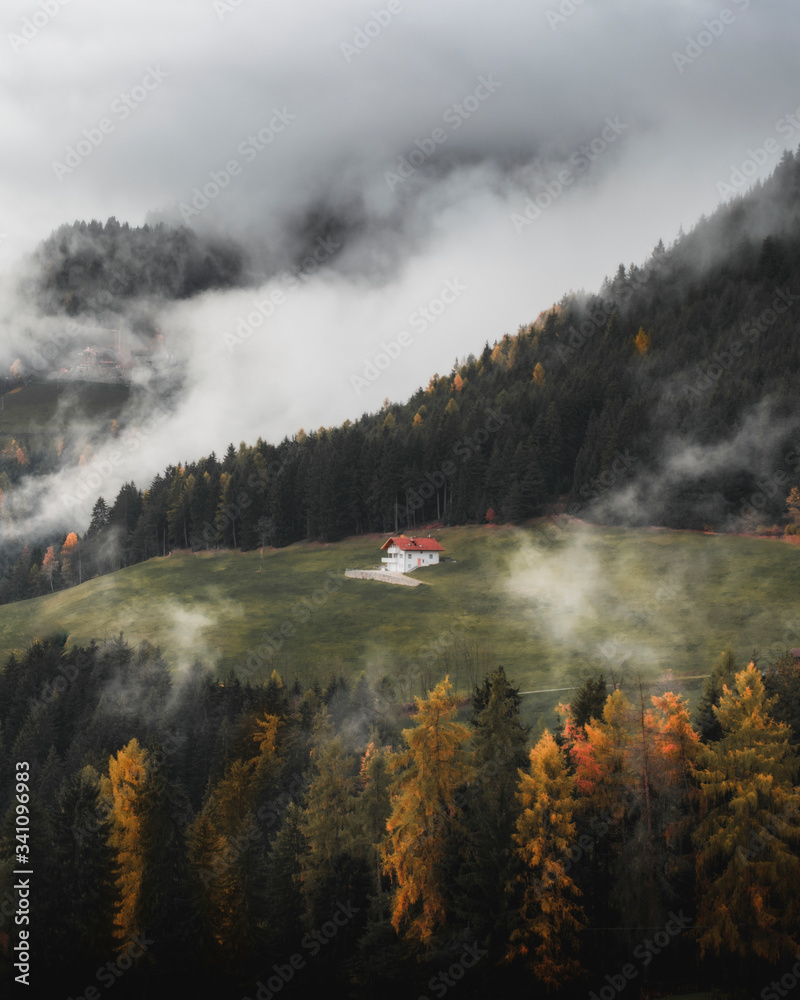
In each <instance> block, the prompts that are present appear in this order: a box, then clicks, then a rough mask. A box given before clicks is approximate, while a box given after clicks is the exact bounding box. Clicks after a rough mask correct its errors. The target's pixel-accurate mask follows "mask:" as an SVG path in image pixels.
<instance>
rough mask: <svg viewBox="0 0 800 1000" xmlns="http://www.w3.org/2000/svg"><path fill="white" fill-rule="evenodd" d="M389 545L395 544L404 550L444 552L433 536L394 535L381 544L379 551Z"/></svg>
mask: <svg viewBox="0 0 800 1000" xmlns="http://www.w3.org/2000/svg"><path fill="white" fill-rule="evenodd" d="M390 545H396V546H397V547H398V549H402V550H403V551H404V552H444V549H443V548H442V546H441V545H440V544H439V543H438V542H437V541H436V539H435V538H408V537H406V535H395V536H394V537H393V538H390V539H389V540H388V541H387V542H385V543H384V544H383V545H381V552H383V550H384V549H388V548H389V546H390Z"/></svg>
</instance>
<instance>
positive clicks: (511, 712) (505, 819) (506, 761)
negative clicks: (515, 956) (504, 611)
mask: <svg viewBox="0 0 800 1000" xmlns="http://www.w3.org/2000/svg"><path fill="white" fill-rule="evenodd" d="M520 701H521V698H520V695H519V689H518V688H515V687H513V686H512V685H511V684H510V683H509V681H508V679H507V677H506V674H505V670H504V669H503V668H502V667H498V669H497V670H496V671H494V673H493V674H491V675H490V676H488V677H486V678H485V679H484V681H483V684H482V685H481V686H480V687H476V689H475V691H474V693H473V696H472V706H473V712H474V715H473V719H472V725H473V735H472V748H473V759H472V763H473V767H474V776H473V780H472V782H471V783H470V784H469V785H468V787H467V788H466V789H465V797H464V802H465V818H464V843H465V850H464V853H465V857H464V859H463V861H461V863H460V865H459V870H458V872H457V873H455V875H454V879H455V880H457V883H458V887H459V900H458V903H459V910H460V914H459V916H460V917H461V919H463V920H464V921H465V922H468V923H469V926H470V927H471V928H474V931H475V933H476V934H477V935H478V938H479V940H481V941H482V942H485V943H486V945H487V947H488V949H489V955H490V960H497V959H499V958H500V957H501V953H502V950H503V949H504V948H505V946H506V943H507V941H508V935H509V933H510V930H511V928H510V925H509V919H510V914H509V912H508V905H507V899H506V886H507V884H508V882H509V881H510V880H511V878H512V875H513V872H514V871H515V870H516V868H517V862H516V859H515V857H514V853H513V851H512V844H511V835H512V833H513V831H514V829H515V825H516V822H517V817H518V816H519V813H520V806H519V801H518V797H517V789H518V783H519V773H520V770H523V771H525V770H527V768H528V766H529V758H528V750H527V746H528V732H529V729H528V727H527V726H524V725H522V723H521V722H520V718H519V706H520ZM459 860H460V859H459Z"/></svg>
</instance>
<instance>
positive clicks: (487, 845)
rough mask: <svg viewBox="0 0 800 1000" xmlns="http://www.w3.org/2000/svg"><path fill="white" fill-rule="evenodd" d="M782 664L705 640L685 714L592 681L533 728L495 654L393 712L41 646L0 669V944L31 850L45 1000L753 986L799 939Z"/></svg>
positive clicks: (346, 691)
mask: <svg viewBox="0 0 800 1000" xmlns="http://www.w3.org/2000/svg"><path fill="white" fill-rule="evenodd" d="M797 677H798V674H797V668H796V665H795V663H794V661H793V660H792V659H791V658H790V657H789V658H786V659H783V660H779V661H778V662H776V663H774V664H768V665H765V666H764V667H763V668H757V667H756V666H755V665H754V664H752V663H750V664H749V665H748V664H746V663H739V662H737V658H736V656H735V654H734V653H733V652H731V651H730V650H728V651H726V652H725V653H724V654H723V655H722V656H721V657H720V659H719V660H718V662H717V663H716V664H715V665H714V667H713V671H712V674H711V676H710V678H709V680H708V682H707V683H706V688H705V692H704V696H703V699H702V701H701V704H700V707H699V710H698V712H697V713H696V717H694V718H692V717H691V716H690V714H689V712H688V709H687V706H686V703H685V702H684V700H683V699H682V698H681V697H679V696H676V695H674V694H672V693H670V692H664V693H663V694H661V695H658V696H648V695H646V694H645V693H644V692H643V691H642V689H640V688H639V687H638V686H637V685H636V684H635V682H630V683H627V682H626V684H625V685H624V687H623V688H622V689H616V690H611V689H610V688H609V687H607V685H606V682H605V681H604V679H603V677H602V675H600V676H597V677H593V678H590V679H589V680H587V681H586V683H585V684H584V685H583V687H582V688H581V689H580V690H578V691H576V692H575V693H574V696H573V697H572V699H571V706H569V707H567V708H565V711H564V714H563V715H562V716H561V717H560V720H559V721H558V723H557V724H556V725H555V726H554V729H553V732H552V733H551V732H548V731H544V732H542V733H540V734H538V735H535V736H534V735H533V734H531V733H530V732H529V730H528V729H527V728H526V727H525V726H523V725H522V723H521V722H520V716H519V705H520V695H519V692H518V689H517V688H516V687H515V686H514V683H513V679H510V678H508V677H507V676H506V674H505V672H504V671H503V669H502V667H498V668H496V669H494V670H493V671H492V672H491V673H490V674H489V675H488V676H486V677H485V678H484V679H483V681H482V682H481V683H480V684H478V685H477V686H476V687H475V688H474V689H473V692H472V696H471V698H470V699H468V700H462V701H460V702H459V701H457V700H456V698H455V697H454V695H453V692H452V689H451V687H450V684H449V681H448V680H447V679H446V678H443V679H442V680H441V681H440V682H439V683H438V684H437V685H436V686H435V687H434V688H433V689H432V690H431V691H429V692H428V694H427V696H426V697H424V698H417V700H416V704H415V706H414V707H413V709H411V710H409V708H408V707H406V708H401V707H400V706H399V705H398V704H396V703H395V702H394V701H393V700H392V699H389V698H387V697H386V693H385V691H382V690H375V689H373V688H372V687H371V686H370V685H369V683H367V681H366V680H364V679H363V678H362V679H360V680H357V681H355V682H353V681H349V680H347V679H345V678H343V677H341V676H337V675H335V674H331V675H330V677H329V679H328V681H327V682H326V683H324V684H314V685H313V686H311V687H310V688H306V687H304V685H301V684H300V683H299V682H297V681H293V680H291V679H287V680H286V681H284V680H282V679H281V678H280V677H279V676H278V674H277V673H273V675H272V677H271V678H270V680H269V681H268V682H267V683H264V684H255V685H254V684H250V683H242V682H241V681H240V680H239V679H238V678H237V677H236V676H235V675H233V674H232V675H230V676H229V677H227V678H226V679H225V680H224V681H220V680H218V679H216V678H214V677H213V676H212V674H211V673H210V671H208V670H206V669H205V668H204V667H203V665H202V664H201V663H199V662H196V663H195V664H194V666H192V667H191V668H189V669H187V670H186V671H185V672H183V673H180V674H178V675H172V676H171V675H170V672H169V670H168V669H167V667H166V665H165V663H164V660H163V659H162V656H161V652H160V650H159V649H157V648H154V647H152V646H150V645H148V644H146V643H144V644H142V645H141V646H140V647H139V648H131V647H129V646H128V644H127V643H126V642H125V641H124V639H123V638H122V636H120V637H118V638H117V639H115V640H110V641H106V642H103V643H100V644H96V643H92V644H90V645H89V646H88V647H86V648H72V649H68V650H67V649H65V648H64V637H63V636H62V637H58V636H54V637H52V638H50V639H47V640H43V641H39V642H36V643H34V644H32V645H31V646H29V647H28V648H27V649H26V650H25V651H24V652H22V653H20V654H18V655H13V656H11V657H9V659H8V660H7V662H6V663H5V664H4V666H3V669H2V671H1V672H0V705H1V706H2V729H1V730H0V732H1V733H2V739H1V740H0V761H2V769H3V771H4V773H7V774H10V773H12V772H13V771H14V768H15V767H16V769H17V772H18V774H17V781H18V782H21V783H24V784H25V785H27V786H28V787H29V789H30V798H29V800H27V801H26V808H25V809H24V810H22V811H20V809H19V807H18V806H15V802H18V800H17V799H16V798H15V794H14V793H15V787H14V786H13V785H11V784H10V783H8V782H6V783H4V784H3V786H2V789H0V796H2V799H0V810H1V811H2V812H1V814H2V828H1V829H0V946H2V949H3V951H4V953H5V954H6V955H8V954H11V953H13V945H14V944H15V943H16V942H17V940H18V932H19V931H20V929H24V927H25V925H24V922H23V923H22V924H20V923H17V922H16V916H15V915H16V913H17V910H15V906H16V904H14V903H13V901H14V900H15V899H16V898H17V897H16V894H15V891H14V889H13V886H14V884H15V881H17V882H18V881H19V879H20V877H21V876H19V875H15V874H12V873H13V872H14V871H19V870H20V869H25V864H26V861H21V860H20V859H22V858H25V859H27V863H29V864H30V870H31V875H30V879H31V883H30V884H31V887H32V888H31V896H30V911H29V912H30V914H31V928H32V930H31V938H32V942H33V943H32V945H31V948H32V954H33V956H34V958H35V963H36V968H37V982H38V983H39V984H40V989H42V988H44V987H43V986H42V984H43V982H44V980H45V979H46V978H47V976H48V975H49V976H51V977H52V982H53V989H55V988H56V987H57V993H47V994H44V993H41V994H40V995H54V996H55V995H58V996H71V997H73V998H76V997H78V996H87V997H88V996H93V995H95V994H93V993H92V992H90V991H91V989H92V988H93V989H95V990H99V993H98V994H97V995H104V990H105V989H106V988H111V986H112V985H113V986H114V988H115V994H114V995H115V996H130V997H145V996H146V997H162V996H164V997H166V996H175V995H182V996H191V995H204V996H213V997H215V998H219V1000H224V998H227V997H230V998H236V1000H239V998H242V997H251V998H253V997H259V998H260V1000H264V998H268V997H272V996H277V995H282V994H283V992H284V991H285V992H286V993H287V994H288V993H289V992H290V989H294V990H299V991H300V994H298V995H304V996H307V995H312V994H314V995H315V994H316V993H317V992H318V991H320V990H323V989H325V990H328V991H330V990H331V989H333V990H334V991H335V993H336V995H338V996H352V997H373V996H386V997H403V996H437V997H439V996H444V995H445V993H446V992H448V991H449V990H450V989H453V990H455V989H456V988H457V989H458V991H459V995H461V996H482V995H485V994H486V992H487V991H489V992H490V993H491V995H503V996H506V995H507V996H520V997H522V996H531V995H534V996H540V995H541V996H543V995H545V994H548V995H554V996H575V997H578V996H581V997H586V996H587V995H589V996H592V995H599V996H600V997H605V996H607V995H608V989H609V988H611V987H613V988H614V989H615V991H620V992H621V989H622V986H621V985H620V984H622V985H627V984H628V983H631V984H632V985H631V995H639V993H638V992H634V991H638V990H640V989H642V990H644V991H645V993H643V994H642V995H656V992H655V991H657V990H661V991H667V990H674V989H677V988H689V987H693V988H695V989H697V988H700V987H703V988H707V987H709V986H710V985H711V984H715V985H717V986H719V987H720V988H722V989H724V990H726V991H728V990H733V989H734V988H740V989H741V988H743V989H744V990H745V993H746V995H748V996H754V995H757V994H758V993H759V991H760V990H761V988H762V987H767V986H768V984H769V983H770V980H771V979H775V978H776V977H777V978H778V979H779V978H780V976H781V974H784V973H785V972H786V971H787V970H788V969H790V968H791V966H792V964H793V962H794V961H795V956H796V953H797V950H798V947H799V946H800V941H798V937H797V930H798V926H800V914H799V913H798V905H800V904H798V898H800V897H799V896H798V890H800V854H798V846H799V845H800V795H799V794H798V792H797V787H796V785H795V784H794V782H795V781H796V780H797V769H798V757H797V746H798V744H799V743H800V717H798V714H797V705H798V698H800V689H799V688H798V680H797ZM776 696H778V698H777V699H776ZM17 762H19V763H17ZM22 762H27V765H28V766H27V767H23V766H22ZM15 810H16V811H15ZM19 815H22V816H23V817H26V818H27V822H25V823H24V829H23V822H22V820H19V819H18V818H17V817H18V816H19ZM18 833H22V834H23V835H22V836H21V837H20V836H17V834H18ZM8 971H9V965H8V964H6V965H5V968H4V969H3V973H4V974H6V973H7V972H8ZM620 977H622V978H620ZM604 990H605V992H603V991H604ZM648 990H649V991H651V992H650V993H649V994H648V993H647V992H646V991H648ZM762 995H763V994H762Z"/></svg>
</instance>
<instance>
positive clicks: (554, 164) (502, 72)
mask: <svg viewBox="0 0 800 1000" xmlns="http://www.w3.org/2000/svg"><path fill="white" fill-rule="evenodd" d="M719 14H720V11H719V9H718V6H717V5H713V4H711V3H691V4H685V3H684V4H676V5H663V4H657V3H654V2H645V3H641V2H636V3H635V2H633V0H628V2H621V0H619V2H610V3H604V4H603V5H602V6H601V5H597V4H594V5H593V4H590V3H569V2H564V3H561V4H558V5H552V6H550V7H548V6H547V5H546V4H539V3H534V4H529V3H526V4H522V3H519V2H516V0H500V2H498V3H495V4H492V5H491V7H487V6H486V5H483V4H468V5H464V4H463V3H461V4H455V3H453V2H452V0H445V2H442V3H437V4H436V5H435V6H428V7H425V6H423V5H418V4H413V3H401V2H399V0H393V3H392V5H391V7H390V6H388V5H384V4H381V3H378V4H373V5H369V4H362V3H355V2H349V0H348V2H339V3H337V4H336V5H329V4H328V5H325V4H323V3H321V2H312V3H307V4H303V5H301V6H297V5H293V6H290V5H288V4H280V5H277V7H276V5H269V6H267V5H265V4H263V3H259V2H258V0H239V2H238V3H235V2H225V0H217V2H211V0H209V2H207V3H192V4H190V3H188V2H186V0H167V2H160V3H159V4H155V3H152V2H150V0H145V2H137V3H135V4H134V3H133V2H127V0H123V2H120V3H117V4H114V5H113V8H109V5H107V4H106V5H101V4H100V3H99V0H86V2H83V3H80V4H78V3H74V2H70V0H64V2H61V0H42V2H41V3H36V4H34V3H24V4H18V5H14V9H13V10H11V9H9V10H6V11H5V12H4V27H5V31H4V35H5V45H6V50H7V51H6V56H7V58H6V59H4V60H3V61H2V66H1V67H0V79H2V82H3V87H2V92H1V96H0V109H1V110H2V113H3V116H4V120H5V121H6V122H7V135H8V136H9V137H10V141H8V142H7V143H5V144H4V145H3V148H2V150H0V168H1V169H0V195H2V204H3V215H2V217H0V233H2V238H0V269H2V272H3V278H2V281H1V282H0V332H1V337H0V365H2V366H3V367H6V366H8V365H10V364H12V363H13V362H14V360H16V358H18V357H20V355H21V354H22V353H23V352H24V351H26V350H30V346H31V344H38V343H47V342H48V339H49V338H50V339H52V337H53V336H58V335H59V334H60V331H62V330H63V328H64V323H61V322H60V321H59V320H57V319H55V320H54V319H53V318H52V317H51V318H44V317H40V316H38V315H36V312H35V309H34V307H33V305H32V303H31V302H30V301H29V299H28V298H27V297H26V296H25V294H24V292H20V276H21V275H25V274H28V273H29V272H30V268H31V266H32V265H31V263H30V261H29V258H28V257H27V255H28V254H30V253H31V252H32V251H33V250H35V247H36V246H37V244H38V243H39V242H40V241H41V240H42V239H44V238H45V237H47V236H48V235H49V233H50V232H51V231H52V230H53V229H55V228H56V227H57V226H59V225H60V224H62V223H69V222H72V221H73V220H74V219H85V220H87V221H89V220H90V219H92V218H96V219H98V220H100V221H105V220H106V219H107V218H108V217H109V216H115V217H116V218H117V219H119V220H120V221H127V222H129V223H130V224H131V225H141V224H143V223H145V222H151V223H152V222H157V221H159V220H164V221H169V222H174V223H186V224H187V225H190V226H192V227H194V228H196V229H197V230H198V231H199V232H203V233H215V234H223V235H225V236H227V237H232V238H235V239H236V240H238V241H239V242H241V244H242V245H243V246H244V247H245V248H246V252H247V260H248V268H249V272H250V274H251V275H252V277H253V284H252V286H251V287H249V288H247V289H244V290H243V289H238V290H235V291H226V292H218V293H205V294H203V295H201V296H199V297H197V298H195V299H192V300H189V301H184V302H180V303H173V304H167V305H164V304H162V303H145V304H143V305H142V304H139V305H138V306H137V307H134V308H140V309H141V308H147V309H149V310H151V311H153V312H154V313H155V319H156V321H157V323H158V326H159V328H160V329H161V330H162V331H163V334H164V340H165V345H166V349H167V351H168V352H169V353H170V354H171V355H172V356H173V357H175V358H176V359H178V360H179V363H180V371H181V375H182V386H183V387H182V391H181V394H180V395H179V396H175V397H173V398H171V399H170V401H169V403H168V404H167V403H166V402H165V401H164V400H163V399H162V400H155V399H153V400H150V401H148V402H146V403H145V405H144V408H143V410H141V411H140V412H135V413H133V414H131V415H130V419H129V424H130V426H131V427H133V428H136V427H139V428H141V427H142V426H146V427H148V428H149V430H148V431H147V433H140V434H139V442H140V443H139V444H138V445H137V446H136V448H133V447H132V446H131V447H130V448H127V449H126V448H123V449H122V453H123V457H122V458H121V459H119V460H118V461H114V462H112V461H111V459H110V456H111V454H112V451H113V452H114V453H115V454H116V452H117V451H119V448H118V447H117V443H115V442H112V441H110V442H109V443H108V445H107V448H106V450H105V451H104V449H103V448H100V449H96V451H95V457H94V460H93V461H94V463H95V465H94V466H92V468H90V469H86V468H84V469H82V470H74V472H72V473H67V472H64V473H61V474H60V475H59V476H58V477H54V478H53V479H52V480H51V481H49V482H41V481H40V482H38V483H37V484H36V487H35V492H36V496H35V497H33V496H31V497H30V500H31V503H32V504H33V508H32V518H33V521H32V522H31V523H32V524H34V523H35V524H37V525H38V524H44V523H45V522H47V521H48V520H52V518H53V517H55V516H56V514H57V513H59V514H63V510H64V503H63V495H64V492H65V490H70V489H72V487H73V486H74V480H75V478H76V476H78V473H79V472H80V474H81V475H88V474H90V473H91V471H92V469H94V468H96V469H97V470H102V469H107V468H108V467H109V464H110V467H111V471H110V472H108V473H107V474H103V476H102V489H101V490H94V491H93V493H92V495H91V497H87V498H86V499H85V500H81V501H80V505H79V506H77V507H73V508H71V510H70V517H71V518H72V521H73V522H74V525H75V527H77V528H78V529H80V528H81V527H85V525H86V523H87V519H88V512H89V510H90V508H91V502H92V501H93V499H94V497H95V496H96V495H97V493H98V492H103V493H104V494H105V495H112V496H113V494H114V493H115V492H116V490H117V489H118V488H119V485H120V484H121V483H122V482H125V481H126V480H128V479H135V481H136V482H137V484H138V485H139V486H140V487H141V486H145V485H146V484H147V483H148V482H149V480H150V479H151V478H152V476H153V475H154V474H155V473H156V472H158V471H159V470H160V469H163V468H164V467H165V466H166V465H167V464H168V463H172V462H175V461H178V460H179V459H180V458H195V457H198V456H199V455H201V454H207V453H209V452H210V451H211V450H212V449H214V450H216V451H217V453H219V452H221V451H224V449H225V447H226V446H227V444H228V443H229V442H231V441H232V442H234V443H236V444H238V442H239V441H241V440H246V441H248V442H253V441H255V439H256V438H257V437H259V436H261V437H263V438H265V439H267V440H271V441H278V440H280V439H281V438H282V437H283V436H285V435H292V434H294V433H296V431H297V430H298V429H299V428H300V427H301V426H303V427H304V428H306V429H309V428H315V427H317V426H320V425H323V426H329V425H333V424H337V423H339V422H341V421H342V420H344V419H348V418H350V419H354V418H355V417H357V416H358V415H360V414H361V413H362V412H364V411H373V410H375V409H378V408H380V406H381V404H382V402H383V400H384V399H385V398H389V399H391V400H401V399H404V398H405V397H407V396H408V395H409V394H410V393H411V392H413V391H414V390H415V389H416V388H417V387H418V386H419V385H425V384H427V382H428V379H429V378H430V376H431V375H432V374H433V373H434V372H440V373H441V372H446V371H449V370H450V368H451V367H452V365H453V363H454V361H455V360H456V359H457V358H463V357H465V356H467V355H469V354H470V353H473V352H474V353H479V352H480V350H481V349H482V347H483V344H484V342H485V341H487V340H488V341H489V342H490V343H491V342H493V341H494V340H496V339H499V338H500V337H501V336H502V335H503V334H504V333H514V332H516V330H517V329H518V328H519V326H520V325H521V324H525V323H528V322H530V321H531V320H532V319H533V318H535V316H536V315H537V314H538V313H539V312H540V311H541V310H542V309H543V308H547V307H548V306H550V305H551V304H552V303H553V302H556V301H558V300H559V299H560V298H561V297H562V296H563V295H564V294H565V293H566V292H568V291H570V290H577V289H581V288H585V289H588V290H596V289H598V288H599V287H600V284H601V282H602V279H603V277H604V276H606V275H608V274H611V273H613V272H614V271H615V269H616V267H617V265H618V263H620V262H625V263H629V262H631V261H634V262H637V263H641V262H642V261H643V260H644V259H645V258H646V257H647V256H648V255H649V253H650V252H651V250H652V248H653V247H654V245H655V244H656V243H657V241H658V240H659V238H663V239H664V240H665V242H667V244H669V242H671V241H672V240H673V239H674V238H675V236H676V234H677V233H678V230H679V228H680V227H681V226H684V227H685V228H687V229H688V228H690V227H691V225H692V224H693V223H694V222H695V221H696V220H697V218H698V217H699V216H700V215H701V214H702V213H709V212H711V211H713V210H714V208H715V207H716V206H717V204H718V203H719V202H720V200H722V199H723V192H724V191H725V187H724V186H725V185H728V186H729V187H730V186H731V181H732V179H733V180H737V178H738V175H737V173H736V171H739V172H740V174H741V177H742V184H741V185H739V186H738V187H736V190H743V189H744V187H745V186H746V184H749V183H751V182H752V181H753V180H755V179H756V178H757V177H758V176H762V177H763V176H766V175H767V174H769V172H771V170H772V169H773V168H774V166H775V165H776V164H777V162H778V160H779V158H780V151H781V150H782V149H784V148H787V147H788V148H793V147H794V146H796V145H797V143H798V140H800V122H798V123H797V125H795V124H794V122H796V121H797V119H795V118H787V117H786V116H787V115H789V114H793V112H794V111H795V110H796V109H797V106H798V103H799V102H800V93H798V91H797V86H796V81H795V76H796V73H795V62H796V53H795V46H794V44H793V39H794V36H793V33H792V32H791V31H790V30H787V28H788V25H789V20H788V19H789V17H790V16H791V10H790V9H789V7H788V5H787V4H785V3H778V2H773V3H762V4H759V5H757V6H756V5H751V4H750V2H749V0H734V2H732V4H731V8H730V17H728V18H727V19H726V20H725V22H724V23H723V22H722V21H720V20H719ZM687 53H688V54H687ZM749 162H752V163H753V169H752V170H751V169H750V168H749V167H747V166H743V165H745V164H746V163H749ZM745 177H746V183H745ZM331 233H332V234H333V236H331V235H330V234H331ZM23 287H24V285H23ZM265 303H266V305H265ZM78 322H79V323H80V320H78ZM88 322H89V321H88V320H87V323H88ZM93 322H96V321H93ZM115 322H118V323H120V324H121V325H123V326H125V324H127V328H128V329H130V328H131V327H132V326H133V325H134V317H133V316H132V315H131V313H125V312H124V311H123V315H122V316H121V317H116V320H115ZM72 332H73V334H74V338H75V340H76V341H80V339H81V334H82V332H83V331H81V330H78V331H75V330H73V331H72ZM404 333H405V334H406V336H405V337H402V338H401V335H402V334H404ZM398 338H401V339H400V340H398ZM384 361H386V362H388V363H387V364H384ZM150 411H152V412H150ZM154 418H155V420H154ZM178 452H180V454H178ZM103 463H105V464H103ZM97 475H101V471H97ZM29 489H33V487H29ZM73 492H74V490H73Z"/></svg>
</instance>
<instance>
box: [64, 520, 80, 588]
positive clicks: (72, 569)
mask: <svg viewBox="0 0 800 1000" xmlns="http://www.w3.org/2000/svg"><path fill="white" fill-rule="evenodd" d="M61 573H62V575H63V576H64V577H65V578H66V579H67V580H69V582H70V583H71V584H75V583H81V582H82V579H83V574H82V572H81V551H80V543H79V542H78V536H77V535H76V534H75V532H74V531H70V533H69V534H68V535H67V537H66V538H65V539H64V544H63V545H62V546H61Z"/></svg>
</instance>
